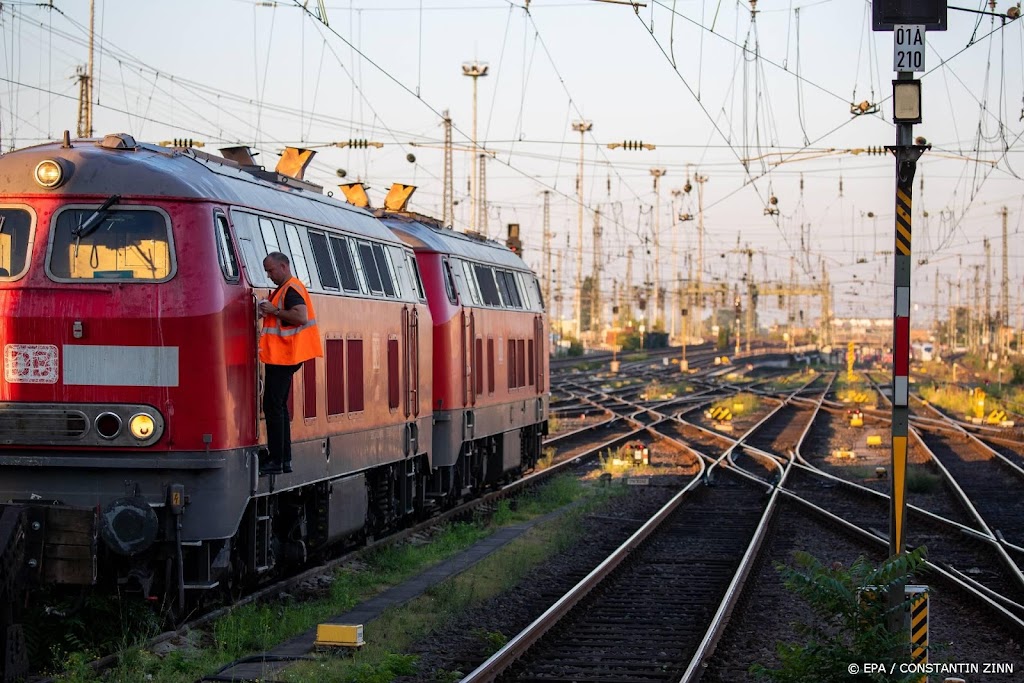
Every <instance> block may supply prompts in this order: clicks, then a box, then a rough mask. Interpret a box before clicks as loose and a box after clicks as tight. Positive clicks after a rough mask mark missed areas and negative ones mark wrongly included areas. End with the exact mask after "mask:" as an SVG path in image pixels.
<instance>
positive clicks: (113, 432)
mask: <svg viewBox="0 0 1024 683" xmlns="http://www.w3.org/2000/svg"><path fill="white" fill-rule="evenodd" d="M93 424H94V425H95V426H96V431H97V432H98V433H99V435H100V436H102V437H103V438H104V439H108V440H109V439H116V438H117V435H118V434H120V433H121V418H120V416H119V415H117V413H110V412H106V413H100V414H99V415H97V416H96V419H95V420H94V421H93Z"/></svg>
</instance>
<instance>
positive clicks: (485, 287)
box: [473, 265, 501, 306]
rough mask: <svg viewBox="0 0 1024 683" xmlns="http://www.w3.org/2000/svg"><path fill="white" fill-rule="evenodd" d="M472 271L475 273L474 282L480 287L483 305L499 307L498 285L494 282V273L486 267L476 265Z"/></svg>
mask: <svg viewBox="0 0 1024 683" xmlns="http://www.w3.org/2000/svg"><path fill="white" fill-rule="evenodd" d="M473 270H475V271H476V282H477V284H478V285H479V286H480V294H481V295H482V297H483V300H484V303H485V304H487V305H488V306H501V296H500V295H499V294H498V285H497V284H496V283H495V282H494V271H493V270H491V269H490V268H488V267H487V266H478V265H474V266H473Z"/></svg>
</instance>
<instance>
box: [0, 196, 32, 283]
mask: <svg viewBox="0 0 1024 683" xmlns="http://www.w3.org/2000/svg"><path fill="white" fill-rule="evenodd" d="M31 235H32V215H31V214H30V213H29V212H28V211H26V210H24V209H15V208H3V209H0V280H6V279H8V278H15V277H19V276H21V274H22V273H24V271H25V267H26V266H27V265H28V245H29V238H30V237H31Z"/></svg>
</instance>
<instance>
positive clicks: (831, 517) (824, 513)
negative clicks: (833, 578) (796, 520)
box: [782, 489, 1024, 632]
mask: <svg viewBox="0 0 1024 683" xmlns="http://www.w3.org/2000/svg"><path fill="white" fill-rule="evenodd" d="M782 495H784V496H786V498H787V499H788V500H792V501H794V502H796V503H797V504H799V505H802V506H804V507H806V508H807V509H808V510H811V511H812V512H814V513H815V514H817V515H819V516H821V517H824V518H826V519H827V520H828V521H830V522H832V523H834V524H837V525H839V526H841V527H843V528H844V529H846V530H848V531H850V532H851V533H852V534H854V535H856V536H858V537H860V538H862V539H864V540H865V541H867V542H869V543H871V544H873V545H876V546H879V547H880V548H881V549H882V550H883V551H888V549H889V540H888V538H884V537H880V536H876V535H875V534H873V533H871V532H870V531H868V530H866V529H862V528H861V527H859V526H857V525H856V524H853V523H852V522H850V521H848V520H845V519H843V518H842V517H839V516H838V515H835V514H833V513H832V512H829V511H828V510H826V509H825V508H823V507H821V506H819V505H816V504H814V503H812V502H811V501H809V500H807V499H805V498H803V497H802V496H800V495H799V494H798V493H795V492H793V491H789V490H786V489H784V490H782ZM924 567H925V569H927V570H928V571H930V572H934V573H935V574H936V575H938V576H940V577H942V578H943V579H945V580H947V581H949V582H950V583H952V584H953V585H955V586H957V587H958V588H960V589H961V590H963V591H966V592H967V593H969V594H970V595H971V596H972V597H974V598H976V599H978V600H979V601H981V602H983V603H985V605H986V606H987V607H988V608H989V609H991V610H993V611H994V612H996V613H997V614H998V615H999V616H1000V617H1002V618H1003V619H1004V620H1005V621H1006V623H1007V624H1008V625H1009V626H1011V627H1012V628H1014V629H1018V630H1020V631H1022V632H1024V619H1022V618H1021V617H1019V616H1017V615H1016V614H1014V613H1013V612H1011V611H1009V610H1008V609H1007V608H1006V607H1004V606H1003V605H1002V604H1000V603H1001V602H1002V601H1005V602H1008V603H1010V604H1011V605H1014V606H1016V607H1019V608H1021V609H1024V606H1020V605H1018V604H1017V603H1015V602H1013V601H1012V600H1009V599H1008V598H1005V597H1002V596H1000V600H999V601H997V600H995V599H993V598H992V597H990V596H989V595H988V594H987V592H991V591H990V590H989V589H985V591H984V592H983V591H980V590H978V589H977V588H975V587H974V586H973V585H971V584H973V583H974V581H973V580H972V581H971V583H967V582H965V581H962V580H961V579H960V578H959V577H957V576H956V575H955V574H954V573H952V572H950V571H949V570H947V569H946V568H944V567H942V566H941V565H937V564H935V563H933V562H930V561H927V560H926V561H925V563H924Z"/></svg>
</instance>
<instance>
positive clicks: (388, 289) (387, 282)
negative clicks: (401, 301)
mask: <svg viewBox="0 0 1024 683" xmlns="http://www.w3.org/2000/svg"><path fill="white" fill-rule="evenodd" d="M373 261H374V263H375V264H376V266H377V273H378V275H379V276H380V284H381V287H383V288H384V295H385V296H389V297H394V296H395V282H394V279H393V278H392V277H391V268H390V267H389V264H388V259H387V256H385V255H384V247H383V246H381V245H380V244H374V245H373Z"/></svg>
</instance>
